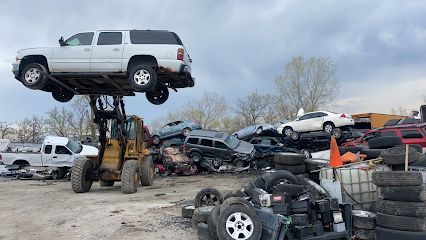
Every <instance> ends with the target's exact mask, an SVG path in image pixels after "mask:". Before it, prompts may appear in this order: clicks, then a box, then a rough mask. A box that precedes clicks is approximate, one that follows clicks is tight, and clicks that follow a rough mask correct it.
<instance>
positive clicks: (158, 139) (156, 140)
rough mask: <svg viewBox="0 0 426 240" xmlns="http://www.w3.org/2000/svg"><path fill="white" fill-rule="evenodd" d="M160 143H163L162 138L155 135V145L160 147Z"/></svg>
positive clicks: (153, 137) (153, 138) (153, 139)
mask: <svg viewBox="0 0 426 240" xmlns="http://www.w3.org/2000/svg"><path fill="white" fill-rule="evenodd" d="M160 142H161V138H160V136H158V135H154V136H152V143H153V144H154V145H158V144H160Z"/></svg>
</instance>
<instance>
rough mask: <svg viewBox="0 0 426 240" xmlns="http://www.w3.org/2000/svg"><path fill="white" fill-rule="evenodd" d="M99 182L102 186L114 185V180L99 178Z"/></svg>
mask: <svg viewBox="0 0 426 240" xmlns="http://www.w3.org/2000/svg"><path fill="white" fill-rule="evenodd" d="M99 184H100V185H101V187H112V186H114V181H102V180H99Z"/></svg>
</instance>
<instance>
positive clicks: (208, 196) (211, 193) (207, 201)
mask: <svg viewBox="0 0 426 240" xmlns="http://www.w3.org/2000/svg"><path fill="white" fill-rule="evenodd" d="M222 203H223V197H222V194H221V193H220V192H219V191H218V190H217V189H216V188H204V189H202V190H201V191H199V192H198V193H197V195H196V196H195V200H194V206H195V208H199V207H205V206H219V205H221V204H222Z"/></svg>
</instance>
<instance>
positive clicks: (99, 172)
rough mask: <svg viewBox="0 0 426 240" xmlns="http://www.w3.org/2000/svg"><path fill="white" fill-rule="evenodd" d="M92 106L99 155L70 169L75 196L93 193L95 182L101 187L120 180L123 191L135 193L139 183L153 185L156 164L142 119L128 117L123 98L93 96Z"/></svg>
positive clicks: (76, 163)
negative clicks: (145, 139)
mask: <svg viewBox="0 0 426 240" xmlns="http://www.w3.org/2000/svg"><path fill="white" fill-rule="evenodd" d="M90 107H91V109H92V111H93V113H94V117H95V118H94V122H95V124H96V125H97V126H98V131H99V153H98V156H88V157H87V158H85V159H80V160H77V161H76V162H75V164H74V166H73V167H72V169H71V185H72V189H73V191H74V192H76V193H84V192H88V191H90V188H91V187H92V183H93V181H96V180H99V183H100V185H101V186H102V187H104V186H113V185H114V182H118V181H121V191H122V192H123V193H125V194H131V193H135V192H137V190H138V186H139V184H141V185H142V186H150V185H152V182H153V178H154V164H153V160H152V156H151V155H150V151H149V150H148V149H147V146H146V145H147V143H146V142H145V141H144V126H143V120H142V118H140V117H138V116H134V115H131V116H127V115H126V113H125V110H124V101H123V96H112V102H111V99H110V97H108V96H102V95H90Z"/></svg>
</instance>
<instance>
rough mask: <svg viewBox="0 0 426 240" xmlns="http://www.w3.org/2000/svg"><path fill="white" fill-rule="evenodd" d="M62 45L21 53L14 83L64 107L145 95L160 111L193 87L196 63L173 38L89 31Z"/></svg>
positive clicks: (155, 32)
mask: <svg viewBox="0 0 426 240" xmlns="http://www.w3.org/2000/svg"><path fill="white" fill-rule="evenodd" d="M59 45H60V46H56V47H44V48H28V49H22V50H20V51H18V54H17V56H16V61H15V62H14V63H12V67H13V68H12V72H13V73H14V75H15V78H16V79H17V80H19V81H20V82H22V84H23V85H24V86H26V87H27V88H30V89H35V90H43V91H47V92H52V96H53V98H55V99H56V100H57V101H60V102H67V101H70V100H71V99H72V98H73V96H74V95H76V94H81V95H122V96H129V95H130V96H131V95H134V92H145V93H146V97H147V99H148V101H150V102H151V103H153V104H157V105H159V104H162V103H164V102H165V101H166V100H167V99H168V96H169V90H168V88H172V89H174V90H176V89H177V88H186V87H193V86H194V79H193V78H192V76H191V62H192V59H191V58H190V56H189V54H188V52H187V50H186V49H185V47H184V46H183V43H182V41H181V40H180V38H179V37H178V35H177V34H175V33H174V32H169V31H160V30H100V31H89V32H82V33H78V34H75V35H73V36H71V37H70V38H68V39H67V40H64V38H63V37H61V38H60V39H59ZM44 73H48V74H49V75H50V76H51V77H53V79H52V78H51V77H50V76H49V75H48V74H44Z"/></svg>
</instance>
